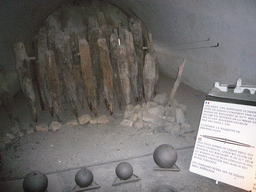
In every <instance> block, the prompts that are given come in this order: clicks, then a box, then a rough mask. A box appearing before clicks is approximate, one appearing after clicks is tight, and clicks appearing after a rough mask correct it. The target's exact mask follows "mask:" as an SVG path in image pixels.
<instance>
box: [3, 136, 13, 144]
mask: <svg viewBox="0 0 256 192" xmlns="http://www.w3.org/2000/svg"><path fill="white" fill-rule="evenodd" d="M3 142H4V144H8V143H11V142H12V140H11V138H10V137H7V136H5V137H3Z"/></svg>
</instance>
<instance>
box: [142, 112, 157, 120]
mask: <svg viewBox="0 0 256 192" xmlns="http://www.w3.org/2000/svg"><path fill="white" fill-rule="evenodd" d="M155 117H156V115H155V114H153V113H145V114H143V116H142V120H143V121H145V122H154V120H155Z"/></svg>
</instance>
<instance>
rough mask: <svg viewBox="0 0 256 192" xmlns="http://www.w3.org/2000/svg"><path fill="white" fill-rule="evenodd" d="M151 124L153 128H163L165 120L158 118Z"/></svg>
mask: <svg viewBox="0 0 256 192" xmlns="http://www.w3.org/2000/svg"><path fill="white" fill-rule="evenodd" d="M150 126H151V129H159V128H161V129H163V128H164V126H165V123H164V120H158V121H155V122H153V123H152V124H151V125H150Z"/></svg>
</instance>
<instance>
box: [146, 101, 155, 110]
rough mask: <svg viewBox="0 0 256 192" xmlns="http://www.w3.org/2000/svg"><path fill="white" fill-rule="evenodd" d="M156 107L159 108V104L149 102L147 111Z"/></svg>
mask: <svg viewBox="0 0 256 192" xmlns="http://www.w3.org/2000/svg"><path fill="white" fill-rule="evenodd" d="M156 106H157V103H155V102H152V101H149V102H147V109H150V108H152V107H156Z"/></svg>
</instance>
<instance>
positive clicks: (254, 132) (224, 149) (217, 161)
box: [189, 100, 256, 192]
mask: <svg viewBox="0 0 256 192" xmlns="http://www.w3.org/2000/svg"><path fill="white" fill-rule="evenodd" d="M189 170H190V172H193V173H196V174H199V175H202V176H205V177H208V178H211V179H214V180H216V181H217V182H218V181H220V182H223V183H226V184H229V185H232V186H235V187H238V188H241V189H244V190H248V191H252V192H256V106H249V105H241V104H233V103H224V102H218V101H210V100H206V101H205V102H204V107H203V110H202V115H201V120H200V124H199V130H198V134H197V139H196V144H195V148H194V152H193V156H192V160H191V164H190V168H189ZM217 182H216V183H217Z"/></svg>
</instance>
